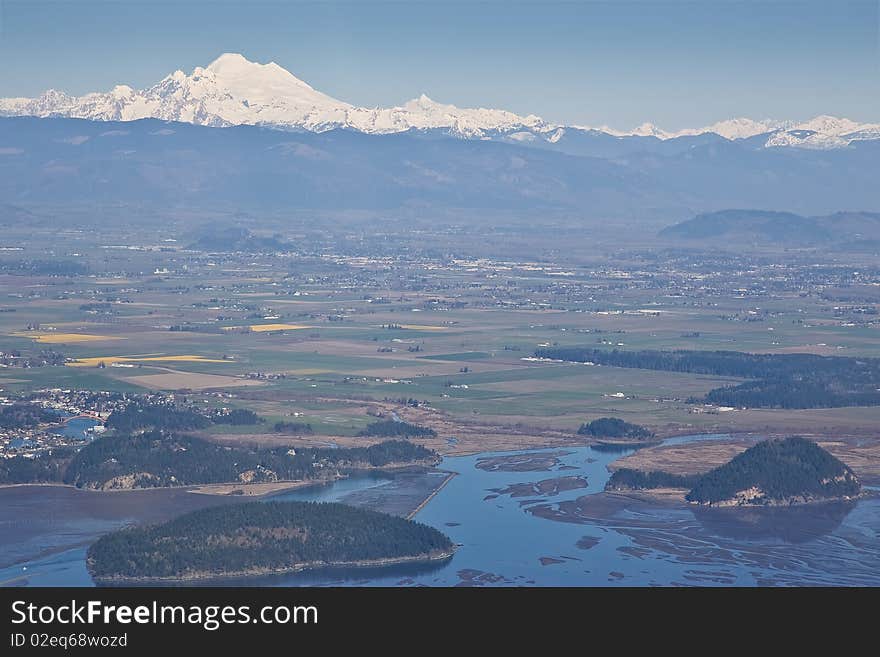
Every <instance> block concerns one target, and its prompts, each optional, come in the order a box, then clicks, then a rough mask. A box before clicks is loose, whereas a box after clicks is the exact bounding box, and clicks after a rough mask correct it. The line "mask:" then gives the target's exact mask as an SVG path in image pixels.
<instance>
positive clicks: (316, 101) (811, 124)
mask: <svg viewBox="0 0 880 657" xmlns="http://www.w3.org/2000/svg"><path fill="white" fill-rule="evenodd" d="M0 116H36V117H67V118H81V119H88V120H96V121H133V120H138V119H145V118H156V119H160V120H166V121H180V122H186V123H193V124H196V125H205V126H209V127H229V126H234V125H260V126H269V127H275V128H279V129H284V130H305V131H309V132H326V131H328V130H334V129H339V128H343V129H351V130H356V131H359V132H365V133H368V134H389V133H396V132H406V131H408V130H422V131H429V130H442V131H445V132H446V133H448V134H451V135H453V136H457V137H460V138H466V139H502V140H507V139H509V140H513V141H517V142H520V143H530V142H534V141H539V142H544V143H546V144H556V143H557V142H559V141H560V140H561V139H563V138H565V137H566V133H575V135H576V134H577V133H598V134H602V135H608V136H610V137H613V138H653V139H659V140H662V141H667V140H677V139H680V138H683V137H695V136H700V135H707V134H713V135H718V136H719V137H722V138H724V139H727V140H741V139H752V138H758V137H760V138H761V139H759V140H758V142H759V145H760V146H761V147H765V148H772V147H798V148H815V149H832V148H842V147H846V146H849V145H850V144H852V143H853V142H854V141H863V140H876V139H880V124H874V123H858V122H855V121H852V120H850V119H846V118H839V117H833V116H827V115H822V116H817V117H814V118H813V119H810V120H808V121H804V122H797V121H778V120H774V119H763V120H758V121H756V120H753V119H748V118H733V119H727V120H724V121H719V122H717V123H714V124H711V125H709V126H704V127H702V128H696V129H685V130H679V131H675V132H670V131H666V130H663V129H661V128H659V127H657V126H656V125H654V124H651V123H644V124H642V125H640V126H638V127H637V128H635V129H634V130H631V131H621V130H616V129H613V128H610V127H608V126H601V127H589V126H578V125H571V126H565V125H560V124H554V123H550V122H547V121H545V120H544V119H542V118H540V117H538V116H536V115H534V114H529V115H527V116H520V115H517V114H515V113H513V112H509V111H506V110H501V109H489V108H460V107H457V106H455V105H451V104H443V103H439V102H436V101H434V100H432V99H431V98H429V97H428V96H427V95H425V94H422V95H421V96H419V97H417V98H415V99H413V100H410V101H409V102H407V103H404V104H403V105H402V106H398V107H388V108H380V107H376V108H366V107H357V106H355V105H352V104H350V103H347V102H345V101H342V100H338V99H336V98H333V97H331V96H328V95H326V94H324V93H322V92H320V91H317V90H316V89H314V88H313V87H311V86H310V85H309V84H308V83H306V82H304V81H303V80H300V79H299V78H297V77H296V76H294V75H293V74H292V73H290V72H289V71H288V70H287V69H285V68H283V67H282V66H280V65H278V64H277V63H275V62H269V63H267V64H260V63H257V62H252V61H249V60H248V59H247V58H245V57H244V56H243V55H241V54H237V53H224V54H222V55H220V56H219V57H218V58H217V59H215V60H214V61H212V62H211V63H210V64H208V65H207V66H205V67H200V66H197V67H195V68H194V69H193V72H192V73H191V74H189V75H187V74H186V73H184V72H183V71H182V70H177V71H174V72H173V73H171V74H170V75H167V76H166V77H165V78H163V79H162V80H160V81H159V82H158V83H157V84H155V85H153V86H150V87H147V88H145V89H141V90H136V89H134V88H132V87H130V86H127V85H124V84H120V85H117V86H115V87H114V88H113V89H112V90H110V91H109V92H106V93H101V92H94V93H88V94H85V95H82V96H71V95H69V94H66V93H64V92H62V91H57V90H54V89H49V90H48V91H46V92H44V93H43V94H42V95H40V96H39V97H37V98H0Z"/></svg>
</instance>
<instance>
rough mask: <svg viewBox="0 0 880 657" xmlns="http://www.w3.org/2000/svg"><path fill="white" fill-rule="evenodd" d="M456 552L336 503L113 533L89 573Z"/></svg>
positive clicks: (195, 516) (273, 566)
mask: <svg viewBox="0 0 880 657" xmlns="http://www.w3.org/2000/svg"><path fill="white" fill-rule="evenodd" d="M452 549H453V545H452V542H451V541H450V540H449V538H447V537H446V536H445V535H444V534H442V533H441V532H439V531H437V530H436V529H434V528H433V527H429V526H428V525H424V524H421V523H417V522H413V521H412V520H406V519H404V518H400V517H398V516H391V515H388V514H385V513H379V512H377V511H369V510H367V509H359V508H355V507H352V506H347V505H345V504H336V503H319V502H248V503H243V504H234V505H224V506H217V507H212V508H208V509H202V510H199V511H194V512H192V513H187V514H185V515H182V516H180V517H178V518H175V519H173V520H171V521H169V522H166V523H163V524H160V525H154V526H149V527H134V528H128V529H122V530H119V531H116V532H113V533H110V534H107V535H105V536H102V537H101V538H100V539H98V541H96V542H95V543H94V544H93V545H92V546H91V548H89V551H88V566H89V570H90V572H91V573H92V575H93V577H95V579H96V580H98V581H102V580H104V581H113V580H117V581H123V580H126V579H130V580H136V579H143V580H148V579H153V578H156V579H159V578H165V579H188V578H203V577H204V578H209V577H233V576H242V575H258V574H269V573H273V572H277V573H280V572H289V571H293V570H298V569H301V568H309V567H320V566H326V565H344V564H349V565H370V564H381V563H383V562H385V561H389V562H393V561H395V560H410V559H411V560H419V559H425V560H427V559H441V558H444V557H446V556H449V555H451V554H452Z"/></svg>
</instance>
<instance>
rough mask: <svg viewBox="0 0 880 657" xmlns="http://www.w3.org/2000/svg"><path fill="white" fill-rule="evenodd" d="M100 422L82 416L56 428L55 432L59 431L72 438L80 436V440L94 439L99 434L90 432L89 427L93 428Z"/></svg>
mask: <svg viewBox="0 0 880 657" xmlns="http://www.w3.org/2000/svg"><path fill="white" fill-rule="evenodd" d="M99 424H101V423H100V422H96V421H95V420H90V419H88V418H84V417H81V418H77V419H75V420H70V421H69V422H68V423H67V424H65V425H63V426H61V427H58V428H57V429H54V430H53V433H58V434H61V435H62V436H68V437H70V438H78V439H80V440H93V439H94V438H95V436H97V435H98V434H95V433H93V432H90V431H89V429H92V428H94V427H96V426H98V425H99Z"/></svg>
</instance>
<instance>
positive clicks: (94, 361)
mask: <svg viewBox="0 0 880 657" xmlns="http://www.w3.org/2000/svg"><path fill="white" fill-rule="evenodd" d="M147 361H159V362H185V363H228V362H229V361H228V360H222V359H215V358H205V357H204V356H189V355H186V356H162V355H159V356H94V357H91V358H80V359H79V360H77V361H76V362H73V363H67V365H69V366H70V367H97V366H98V365H99V364H100V363H101V362H104V363H105V364H106V365H110V364H111V363H145V362H147Z"/></svg>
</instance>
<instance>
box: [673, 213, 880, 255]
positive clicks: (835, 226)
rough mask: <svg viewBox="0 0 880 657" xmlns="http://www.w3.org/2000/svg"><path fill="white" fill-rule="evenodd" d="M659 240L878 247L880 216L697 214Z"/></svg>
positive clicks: (876, 214)
mask: <svg viewBox="0 0 880 657" xmlns="http://www.w3.org/2000/svg"><path fill="white" fill-rule="evenodd" d="M660 236H661V237H664V238H669V239H675V240H679V241H681V240H683V241H700V240H708V241H711V242H714V243H717V244H721V243H723V244H731V243H749V244H754V245H780V246H820V245H821V246H831V245H838V246H847V247H850V248H855V247H856V246H858V245H859V244H861V245H863V246H871V247H872V248H877V247H878V246H880V213H877V212H835V213H834V214H830V215H825V216H818V217H804V216H801V215H797V214H793V213H791V212H768V211H766V210H723V211H720V212H709V213H705V214H700V215H697V216H696V217H694V218H693V219H689V220H688V221H684V222H681V223H679V224H675V225H674V226H669V227H668V228H665V229H663V230H662V231H661V232H660Z"/></svg>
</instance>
